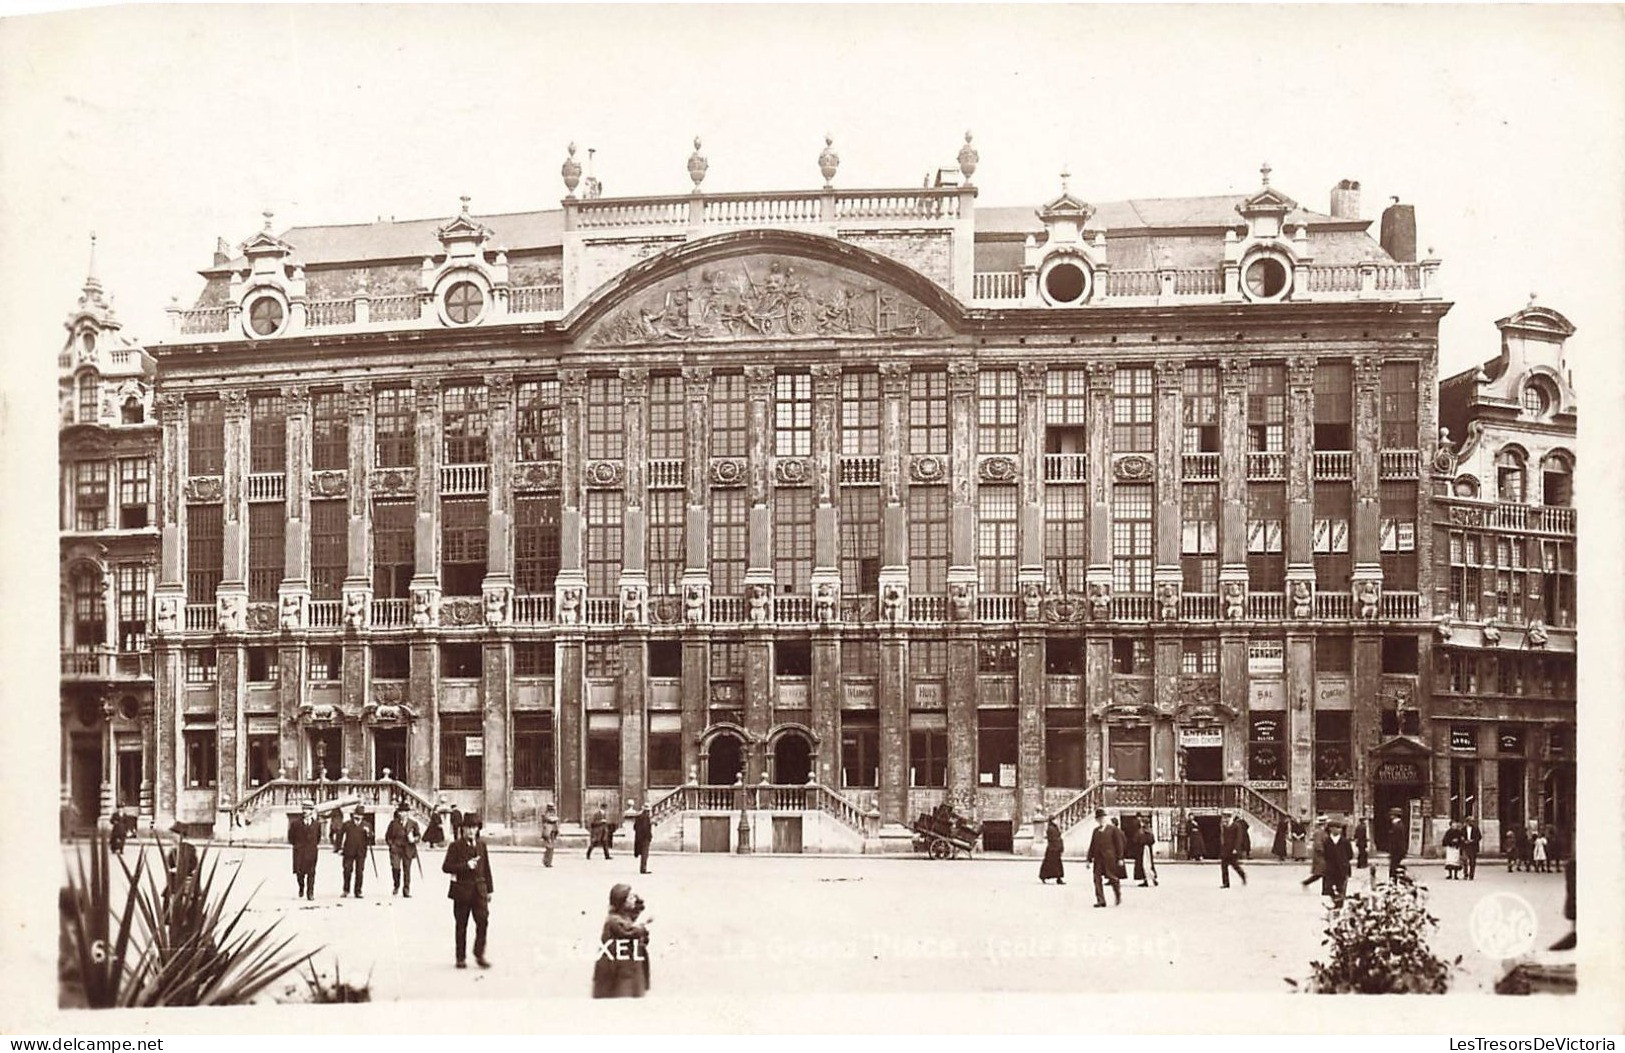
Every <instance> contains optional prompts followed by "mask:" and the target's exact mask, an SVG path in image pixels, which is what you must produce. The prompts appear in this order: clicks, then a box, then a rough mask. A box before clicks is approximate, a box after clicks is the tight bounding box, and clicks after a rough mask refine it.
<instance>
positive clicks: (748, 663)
mask: <svg viewBox="0 0 1625 1053" xmlns="http://www.w3.org/2000/svg"><path fill="white" fill-rule="evenodd" d="M774 384H775V381H774V373H773V367H771V366H746V367H745V391H746V395H747V396H748V398H749V399H750V432H749V435H748V437H747V451H746V452H747V454H748V457H749V462H748V467H747V468H746V484H747V492H748V498H747V500H748V502H749V504H750V513H749V516H750V520H749V540H748V543H747V546H746V549H747V557H746V567H745V589H746V592H747V593H751V594H754V593H755V592H756V590H758V589H761V590H764V591H765V595H766V596H767V598H768V607H767V611H768V614H767V617H768V619H769V622H770V621H771V619H772V616H773V603H772V597H773V592H774V569H773V509H772V506H771V505H770V504H769V500H770V496H771V491H770V488H769V483H768V478H769V475H770V474H771V466H772V458H773V395H774ZM743 643H744V649H745V713H744V717H745V730H746V731H747V732H748V733H749V737H750V739H751V741H750V742H747V743H746V745H745V757H744V762H745V781H746V783H747V784H755V783H756V782H757V781H758V780H760V779H761V776H762V772H763V771H765V770H766V767H765V757H764V755H763V749H764V745H765V742H764V740H765V739H766V736H767V729H768V726H769V724H770V723H771V721H772V718H773V672H774V671H773V634H772V629H771V628H770V625H769V624H768V623H756V624H753V625H752V626H751V627H750V628H749V629H748V630H747V631H746V633H745V637H744V641H743Z"/></svg>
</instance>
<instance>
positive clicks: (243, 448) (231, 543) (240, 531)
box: [219, 389, 249, 632]
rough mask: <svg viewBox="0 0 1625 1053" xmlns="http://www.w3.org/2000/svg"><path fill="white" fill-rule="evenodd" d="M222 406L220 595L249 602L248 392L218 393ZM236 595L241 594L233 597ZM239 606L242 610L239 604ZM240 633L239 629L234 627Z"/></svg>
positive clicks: (230, 391)
mask: <svg viewBox="0 0 1625 1053" xmlns="http://www.w3.org/2000/svg"><path fill="white" fill-rule="evenodd" d="M220 402H221V407H222V409H223V410H224V411H225V419H226V435H225V455H224V456H225V461H224V464H225V479H224V491H225V507H224V509H223V511H222V514H221V519H222V520H223V521H224V527H223V532H224V534H225V561H224V563H223V566H222V572H221V575H220V593H219V594H220V596H221V599H222V600H225V598H226V597H228V596H230V597H234V599H232V600H230V601H229V602H233V603H237V604H240V605H246V604H247V602H248V489H247V484H246V480H245V479H244V476H245V475H246V474H247V473H248V438H249V436H248V395H247V393H246V392H244V391H242V390H241V389H235V390H227V391H222V392H221V393H220ZM235 597H240V599H236V598H235ZM238 609H242V607H241V606H239V608H238ZM237 631H238V632H241V631H242V630H241V628H239V629H238V630H237Z"/></svg>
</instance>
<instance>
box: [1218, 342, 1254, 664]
mask: <svg viewBox="0 0 1625 1053" xmlns="http://www.w3.org/2000/svg"><path fill="white" fill-rule="evenodd" d="M1248 368H1249V363H1248V360H1247V359H1246V358H1242V357H1231V358H1226V359H1223V360H1222V361H1220V363H1219V385H1220V397H1219V603H1220V608H1221V609H1220V615H1221V616H1223V615H1224V614H1225V613H1226V611H1225V608H1226V607H1227V606H1228V604H1227V603H1226V600H1225V597H1226V594H1227V591H1228V590H1230V589H1233V588H1234V587H1237V586H1239V587H1240V590H1241V593H1240V595H1241V596H1242V597H1245V596H1246V593H1247V371H1248ZM1242 651H1243V653H1242V657H1243V662H1242V668H1243V669H1245V668H1246V662H1245V658H1246V647H1245V641H1243V648H1242Z"/></svg>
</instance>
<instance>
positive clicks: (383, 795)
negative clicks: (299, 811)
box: [236, 779, 434, 823]
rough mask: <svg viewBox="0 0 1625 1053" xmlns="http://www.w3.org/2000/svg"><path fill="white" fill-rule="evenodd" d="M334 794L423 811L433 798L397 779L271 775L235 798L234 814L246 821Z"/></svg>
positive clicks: (431, 805)
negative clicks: (265, 780) (259, 784)
mask: <svg viewBox="0 0 1625 1053" xmlns="http://www.w3.org/2000/svg"><path fill="white" fill-rule="evenodd" d="M338 798H354V799H356V800H357V802H358V803H360V804H364V805H368V806H371V807H373V808H387V809H389V810H390V811H393V810H394V808H395V806H396V805H398V804H405V805H407V806H408V807H410V808H413V809H414V810H415V811H420V812H424V813H428V812H431V811H433V810H434V802H433V801H431V800H430V799H429V798H428V797H426V796H424V795H423V794H421V793H419V792H418V791H417V790H414V789H413V788H412V787H410V786H408V785H407V784H406V783H404V782H401V781H400V780H398V779H338V780H335V779H272V780H271V781H270V782H267V783H265V784H264V785H262V786H257V787H255V788H254V789H253V790H252V791H251V792H249V793H248V794H247V795H245V796H244V797H243V799H242V800H241V801H238V802H237V808H236V812H237V818H238V820H239V821H241V822H244V823H249V822H253V821H254V820H255V819H257V818H259V817H260V816H261V815H262V814H264V813H265V812H266V811H267V810H269V809H273V808H297V807H298V806H299V805H301V804H303V803H304V802H305V801H315V802H317V803H318V804H319V803H321V802H324V801H332V800H337V799H338Z"/></svg>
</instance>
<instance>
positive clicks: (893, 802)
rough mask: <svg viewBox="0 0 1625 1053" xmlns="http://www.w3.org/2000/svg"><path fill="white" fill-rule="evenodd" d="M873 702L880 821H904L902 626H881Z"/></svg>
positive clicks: (905, 672) (904, 647) (905, 645)
mask: <svg viewBox="0 0 1625 1053" xmlns="http://www.w3.org/2000/svg"><path fill="white" fill-rule="evenodd" d="M878 680H879V683H878V684H877V689H876V692H875V696H876V697H875V702H876V704H877V705H878V706H879V709H880V712H879V714H878V716H879V723H880V793H879V803H880V821H881V822H882V823H887V824H890V823H907V822H909V821H910V820H911V819H913V816H910V815H909V814H908V707H907V705H906V704H905V701H904V696H905V693H906V690H907V684H908V640H907V638H906V637H905V636H904V634H903V630H901V629H897V628H894V627H892V626H882V627H881V630H880V676H879V677H878Z"/></svg>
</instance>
